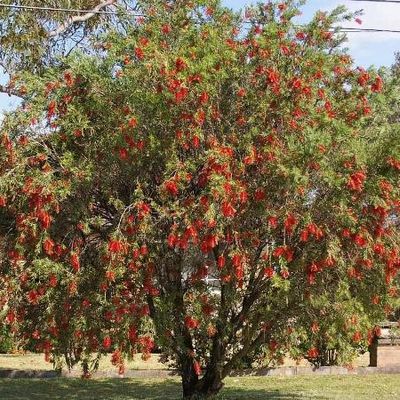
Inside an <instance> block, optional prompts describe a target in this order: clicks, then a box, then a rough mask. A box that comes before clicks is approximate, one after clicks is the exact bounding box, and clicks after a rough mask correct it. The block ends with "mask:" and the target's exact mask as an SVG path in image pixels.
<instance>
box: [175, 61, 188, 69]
mask: <svg viewBox="0 0 400 400" xmlns="http://www.w3.org/2000/svg"><path fill="white" fill-rule="evenodd" d="M175 68H176V70H177V71H178V72H181V71H183V70H185V69H186V68H187V64H186V62H185V60H183V59H182V58H177V60H176V61H175Z"/></svg>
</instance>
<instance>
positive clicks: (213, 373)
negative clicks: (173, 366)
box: [182, 368, 224, 400]
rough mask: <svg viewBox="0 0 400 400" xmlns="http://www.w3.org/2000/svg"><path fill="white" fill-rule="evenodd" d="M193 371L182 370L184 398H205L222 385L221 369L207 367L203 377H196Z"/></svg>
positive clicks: (190, 399)
mask: <svg viewBox="0 0 400 400" xmlns="http://www.w3.org/2000/svg"><path fill="white" fill-rule="evenodd" d="M193 374H194V371H193V370H192V371H187V373H186V374H185V373H184V371H182V388H183V398H184V399H186V400H196V399H207V398H209V397H212V396H215V395H216V394H217V393H218V392H219V391H220V390H221V389H222V388H223V386H224V384H223V383H222V375H221V371H218V370H217V369H214V368H212V369H210V368H208V369H207V371H206V373H205V374H204V376H203V378H201V379H198V377H197V375H196V374H194V375H193Z"/></svg>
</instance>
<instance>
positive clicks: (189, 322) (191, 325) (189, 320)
mask: <svg viewBox="0 0 400 400" xmlns="http://www.w3.org/2000/svg"><path fill="white" fill-rule="evenodd" d="M185 326H186V327H187V328H188V329H197V328H198V327H199V326H200V322H199V321H198V320H197V319H196V318H193V317H190V316H189V315H187V316H186V317H185Z"/></svg>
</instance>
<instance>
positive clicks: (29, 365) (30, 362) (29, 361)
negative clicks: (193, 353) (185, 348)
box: [0, 353, 167, 399]
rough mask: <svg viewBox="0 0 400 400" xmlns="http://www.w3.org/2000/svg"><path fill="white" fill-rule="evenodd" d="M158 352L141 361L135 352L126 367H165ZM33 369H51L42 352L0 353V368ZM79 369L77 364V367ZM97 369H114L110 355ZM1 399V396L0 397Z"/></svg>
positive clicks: (50, 364) (51, 366)
mask: <svg viewBox="0 0 400 400" xmlns="http://www.w3.org/2000/svg"><path fill="white" fill-rule="evenodd" d="M158 359H159V355H158V354H152V355H151V356H150V358H149V359H148V360H147V361H143V360H142V358H141V354H137V355H136V356H135V358H134V359H133V360H130V361H127V362H126V368H127V369H146V370H147V369H156V370H157V369H165V368H167V367H166V366H165V365H164V364H161V363H160V362H159V361H158ZM1 368H7V369H17V370H19V369H34V370H45V371H49V370H52V369H53V364H52V363H48V362H46V361H45V360H44V355H43V354H32V353H27V354H7V355H4V354H0V369H1ZM77 368H78V369H79V366H78V367H77ZM99 370H100V371H104V370H112V371H116V370H117V368H116V367H115V366H113V365H112V364H111V355H110V356H108V357H103V358H102V359H101V360H100V365H99ZM0 399H1V397H0Z"/></svg>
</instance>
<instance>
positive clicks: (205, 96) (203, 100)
mask: <svg viewBox="0 0 400 400" xmlns="http://www.w3.org/2000/svg"><path fill="white" fill-rule="evenodd" d="M209 99H210V96H209V95H208V93H207V92H203V93H202V94H201V95H200V96H199V103H200V104H202V105H204V104H207V103H208V100H209Z"/></svg>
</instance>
